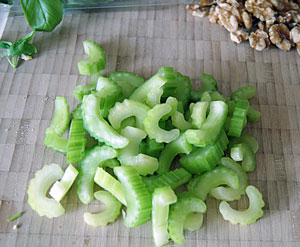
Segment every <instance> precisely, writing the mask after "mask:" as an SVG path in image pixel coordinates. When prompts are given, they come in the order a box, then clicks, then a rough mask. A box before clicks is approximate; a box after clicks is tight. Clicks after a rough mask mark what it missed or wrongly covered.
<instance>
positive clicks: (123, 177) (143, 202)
mask: <svg viewBox="0 0 300 247" xmlns="http://www.w3.org/2000/svg"><path fill="white" fill-rule="evenodd" d="M114 173H115V175H116V176H117V177H118V179H119V181H120V182H121V185H122V188H123V191H124V194H125V199H126V203H127V211H126V216H125V218H124V224H125V225H126V226H127V227H135V226H139V225H142V224H145V223H146V222H147V221H148V220H149V219H150V215H151V195H150V193H149V192H148V190H147V189H146V187H145V184H144V183H143V181H142V178H141V176H140V175H139V174H138V172H137V170H136V169H135V168H133V167H130V166H119V167H115V168H114Z"/></svg>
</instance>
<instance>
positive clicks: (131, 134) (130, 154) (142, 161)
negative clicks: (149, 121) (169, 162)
mask: <svg viewBox="0 0 300 247" xmlns="http://www.w3.org/2000/svg"><path fill="white" fill-rule="evenodd" d="M121 134H122V135H123V136H124V137H126V138H127V139H128V140H129V144H128V145H127V146H126V147H125V148H123V149H121V150H120V152H119V156H118V159H119V161H120V162H121V164H122V165H123V166H132V167H134V168H135V169H136V170H137V171H138V173H139V174H141V175H143V176H145V175H147V174H153V173H154V172H155V171H156V170H157V168H158V160H157V159H156V158H154V157H151V156H149V155H145V154H141V153H140V154H139V145H140V142H141V141H142V140H143V139H144V138H145V137H146V133H145V132H144V131H143V130H141V129H138V128H134V127H130V126H127V127H126V128H124V129H122V130H121Z"/></svg>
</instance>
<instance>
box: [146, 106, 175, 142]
mask: <svg viewBox="0 0 300 247" xmlns="http://www.w3.org/2000/svg"><path fill="white" fill-rule="evenodd" d="M171 110H172V107H171V106H170V105H169V104H159V105H156V106H154V107H153V108H152V109H151V110H149V111H148V113H147V117H146V118H145V119H144V127H145V131H146V132H147V134H148V135H149V137H150V138H152V139H155V141H156V142H159V143H161V142H165V143H169V142H171V141H173V140H175V139H176V138H178V136H179V133H180V131H179V130H178V129H172V130H169V131H167V130H164V129H161V128H160V127H159V125H158V122H159V120H160V119H161V118H162V117H163V116H164V115H166V114H168V113H170V112H171Z"/></svg>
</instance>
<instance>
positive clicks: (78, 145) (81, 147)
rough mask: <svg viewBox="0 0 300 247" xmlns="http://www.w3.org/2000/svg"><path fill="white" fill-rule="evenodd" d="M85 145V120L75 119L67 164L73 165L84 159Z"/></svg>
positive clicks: (72, 124) (70, 136)
mask: <svg viewBox="0 0 300 247" xmlns="http://www.w3.org/2000/svg"><path fill="white" fill-rule="evenodd" d="M85 145H86V139H85V129H84V128H83V120H82V119H73V120H72V122H71V127H70V133H69V140H68V151H67V158H66V163H67V164H71V163H76V162H79V161H81V160H82V159H83V157H84V151H85Z"/></svg>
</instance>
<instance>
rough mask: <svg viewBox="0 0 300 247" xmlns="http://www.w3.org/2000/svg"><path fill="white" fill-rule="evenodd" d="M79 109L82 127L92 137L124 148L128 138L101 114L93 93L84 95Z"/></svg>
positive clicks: (97, 100)
mask: <svg viewBox="0 0 300 247" xmlns="http://www.w3.org/2000/svg"><path fill="white" fill-rule="evenodd" d="M81 109H82V117H83V123H84V127H85V129H86V130H87V131H88V132H89V134H90V135H91V136H92V137H94V138H96V139H97V140H98V141H99V142H104V143H106V144H107V145H110V146H112V147H114V148H124V147H126V146H127V145H128V140H127V139H126V138H125V137H123V136H121V135H120V134H119V133H118V132H117V131H116V130H114V129H113V128H112V127H111V126H110V125H109V124H108V123H107V122H106V121H105V119H104V118H103V117H102V116H101V114H100V109H99V99H98V98H97V97H96V96H94V95H93V94H89V95H86V96H84V98H83V101H82V106H81Z"/></svg>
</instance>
